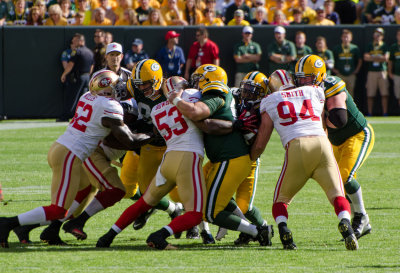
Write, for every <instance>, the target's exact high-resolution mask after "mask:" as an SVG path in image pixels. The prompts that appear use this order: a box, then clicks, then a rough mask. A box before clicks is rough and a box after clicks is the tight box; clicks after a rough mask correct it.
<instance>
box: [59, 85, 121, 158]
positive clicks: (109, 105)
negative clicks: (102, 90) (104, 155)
mask: <svg viewBox="0 0 400 273" xmlns="http://www.w3.org/2000/svg"><path fill="white" fill-rule="evenodd" d="M123 116H124V112H123V109H122V106H121V105H120V104H119V103H118V102H117V101H116V100H114V99H111V98H107V97H102V96H93V95H92V94H90V92H87V93H85V94H83V95H82V96H81V97H80V99H79V101H78V104H77V106H76V111H75V116H74V118H73V119H72V120H71V122H70V124H69V125H68V127H67V130H66V131H65V133H64V134H63V135H61V136H60V137H59V138H58V139H57V142H58V143H60V144H62V145H64V146H65V147H67V148H68V149H69V150H70V151H71V152H73V153H74V154H75V155H76V156H77V157H79V158H80V159H81V160H82V161H84V160H85V159H86V158H88V157H89V156H90V155H91V154H92V153H93V151H94V150H95V149H96V147H97V145H99V142H100V141H101V140H102V139H103V138H104V137H106V136H107V135H108V134H109V133H110V131H111V129H109V128H106V127H104V126H103V125H102V124H101V119H102V118H103V117H109V118H113V119H120V120H123Z"/></svg>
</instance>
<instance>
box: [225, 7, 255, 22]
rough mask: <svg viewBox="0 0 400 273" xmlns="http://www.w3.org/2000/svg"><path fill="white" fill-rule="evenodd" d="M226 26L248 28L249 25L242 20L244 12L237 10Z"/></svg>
mask: <svg viewBox="0 0 400 273" xmlns="http://www.w3.org/2000/svg"><path fill="white" fill-rule="evenodd" d="M228 26H250V23H249V22H248V21H246V20H244V12H243V10H241V9H237V10H236V11H235V13H234V14H233V19H232V20H230V21H229V22H228Z"/></svg>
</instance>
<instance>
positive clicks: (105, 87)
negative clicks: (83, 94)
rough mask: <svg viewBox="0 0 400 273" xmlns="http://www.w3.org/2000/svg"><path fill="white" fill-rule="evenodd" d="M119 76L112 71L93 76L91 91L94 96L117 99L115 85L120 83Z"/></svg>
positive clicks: (100, 72)
mask: <svg viewBox="0 0 400 273" xmlns="http://www.w3.org/2000/svg"><path fill="white" fill-rule="evenodd" d="M119 79H120V78H119V76H118V75H117V74H116V73H115V72H113V71H111V70H100V71H97V72H96V73H94V74H93V76H92V78H91V79H90V82H89V91H90V93H91V94H92V95H97V96H107V97H113V98H115V95H116V94H115V90H114V87H113V85H114V84H115V83H117V82H118V81H119Z"/></svg>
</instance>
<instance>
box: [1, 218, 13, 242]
mask: <svg viewBox="0 0 400 273" xmlns="http://www.w3.org/2000/svg"><path fill="white" fill-rule="evenodd" d="M10 231H11V228H10V220H9V219H8V218H6V217H0V246H1V247H2V248H8V247H9V246H8V236H9V235H10Z"/></svg>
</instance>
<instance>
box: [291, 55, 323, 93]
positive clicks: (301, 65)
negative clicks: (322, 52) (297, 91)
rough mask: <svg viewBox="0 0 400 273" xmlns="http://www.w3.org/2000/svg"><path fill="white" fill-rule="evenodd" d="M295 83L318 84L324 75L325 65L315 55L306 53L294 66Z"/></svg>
mask: <svg viewBox="0 0 400 273" xmlns="http://www.w3.org/2000/svg"><path fill="white" fill-rule="evenodd" d="M295 77H296V83H297V85H299V86H304V85H320V84H321V83H322V81H323V80H324V79H325V77H326V65H325V62H324V60H323V59H322V58H320V57H319V56H317V55H306V56H304V57H302V58H300V60H298V61H297V63H296V67H295Z"/></svg>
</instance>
